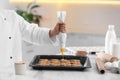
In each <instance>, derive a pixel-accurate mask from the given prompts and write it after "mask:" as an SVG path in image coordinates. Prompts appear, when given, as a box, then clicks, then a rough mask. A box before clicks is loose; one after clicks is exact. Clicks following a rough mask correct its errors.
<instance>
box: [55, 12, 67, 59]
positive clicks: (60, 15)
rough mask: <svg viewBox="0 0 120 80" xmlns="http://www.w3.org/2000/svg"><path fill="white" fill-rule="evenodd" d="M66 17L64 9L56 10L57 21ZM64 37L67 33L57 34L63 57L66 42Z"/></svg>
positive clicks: (62, 20)
mask: <svg viewBox="0 0 120 80" xmlns="http://www.w3.org/2000/svg"><path fill="white" fill-rule="evenodd" d="M65 17H66V11H58V12H57V18H58V20H59V22H64V21H65ZM66 38H67V34H66V33H65V32H64V33H63V32H60V34H59V40H60V47H61V48H60V51H61V53H62V56H63V59H64V52H65V46H66V45H65V44H66Z"/></svg>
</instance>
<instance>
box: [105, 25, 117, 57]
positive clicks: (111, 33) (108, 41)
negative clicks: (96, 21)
mask: <svg viewBox="0 0 120 80" xmlns="http://www.w3.org/2000/svg"><path fill="white" fill-rule="evenodd" d="M114 27H115V26H114V25H108V31H107V33H106V37H105V53H108V54H111V55H112V44H113V43H115V42H116V33H115V30H114Z"/></svg>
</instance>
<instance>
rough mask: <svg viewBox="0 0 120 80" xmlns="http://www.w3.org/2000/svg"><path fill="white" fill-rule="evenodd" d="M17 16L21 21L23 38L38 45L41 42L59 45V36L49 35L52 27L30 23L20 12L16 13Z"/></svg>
mask: <svg viewBox="0 0 120 80" xmlns="http://www.w3.org/2000/svg"><path fill="white" fill-rule="evenodd" d="M15 14H16V13H15ZM16 16H17V19H18V21H19V22H18V23H19V27H20V32H21V34H22V39H23V40H25V41H27V42H30V43H34V44H37V45H40V44H53V45H55V46H56V45H59V40H58V36H56V37H52V38H50V36H49V32H50V29H48V28H43V27H38V25H37V24H30V23H28V22H27V21H26V20H24V19H23V18H22V17H21V16H19V15H18V14H16Z"/></svg>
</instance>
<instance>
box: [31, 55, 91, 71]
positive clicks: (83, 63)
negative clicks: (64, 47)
mask: <svg viewBox="0 0 120 80" xmlns="http://www.w3.org/2000/svg"><path fill="white" fill-rule="evenodd" d="M62 58H63V57H62V56H61V55H36V56H35V57H34V58H33V60H32V61H31V62H30V64H29V66H30V67H32V68H33V69H35V70H69V71H72V70H77V71H83V70H85V69H86V68H91V63H90V60H89V58H88V57H85V56H69V55H64V59H68V60H69V59H77V60H80V62H81V66H79V67H71V66H67V67H66V66H65V67H64V66H41V65H38V62H39V59H62Z"/></svg>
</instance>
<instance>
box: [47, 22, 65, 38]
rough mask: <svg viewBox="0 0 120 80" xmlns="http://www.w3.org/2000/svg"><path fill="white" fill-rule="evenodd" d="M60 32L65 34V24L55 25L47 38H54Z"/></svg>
mask: <svg viewBox="0 0 120 80" xmlns="http://www.w3.org/2000/svg"><path fill="white" fill-rule="evenodd" d="M60 32H63V33H65V32H66V25H65V23H57V24H56V26H55V27H54V28H53V29H52V30H50V32H49V36H50V38H51V37H55V36H56V35H58V34H59V33H60Z"/></svg>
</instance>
